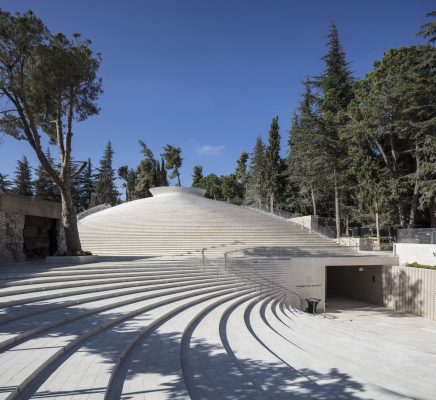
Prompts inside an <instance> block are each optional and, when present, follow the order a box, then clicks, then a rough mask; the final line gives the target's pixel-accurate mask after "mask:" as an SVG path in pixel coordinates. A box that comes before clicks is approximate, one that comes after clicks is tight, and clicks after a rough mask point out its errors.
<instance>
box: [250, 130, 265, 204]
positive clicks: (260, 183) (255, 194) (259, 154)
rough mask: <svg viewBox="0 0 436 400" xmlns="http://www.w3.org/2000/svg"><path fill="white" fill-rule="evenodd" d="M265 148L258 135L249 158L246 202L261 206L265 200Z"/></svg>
mask: <svg viewBox="0 0 436 400" xmlns="http://www.w3.org/2000/svg"><path fill="white" fill-rule="evenodd" d="M265 150H266V149H265V144H264V143H263V141H262V138H261V137H260V136H258V137H257V139H256V145H255V146H254V149H253V153H252V154H251V158H250V168H249V172H248V184H247V194H246V202H247V204H253V203H254V204H256V205H258V206H259V207H262V205H263V204H265V201H266V190H265V187H266V186H265V181H266V179H265Z"/></svg>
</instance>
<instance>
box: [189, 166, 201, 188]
mask: <svg viewBox="0 0 436 400" xmlns="http://www.w3.org/2000/svg"><path fill="white" fill-rule="evenodd" d="M202 181H203V167H202V166H201V165H195V166H194V171H193V173H192V185H191V186H192V187H196V188H201V184H202Z"/></svg>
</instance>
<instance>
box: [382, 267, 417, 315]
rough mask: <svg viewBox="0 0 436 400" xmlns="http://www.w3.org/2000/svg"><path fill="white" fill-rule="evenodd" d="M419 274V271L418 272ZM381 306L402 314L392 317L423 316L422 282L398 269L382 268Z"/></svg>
mask: <svg viewBox="0 0 436 400" xmlns="http://www.w3.org/2000/svg"><path fill="white" fill-rule="evenodd" d="M418 272H421V271H418ZM383 286H384V288H383V305H385V306H386V307H389V308H393V309H394V310H397V311H401V312H402V313H399V312H396V313H393V316H396V317H399V316H405V315H407V314H405V313H410V314H413V315H418V316H423V315H424V293H423V280H422V279H420V278H417V279H415V280H413V279H412V277H411V276H410V275H409V274H408V273H406V271H404V270H401V269H399V268H398V267H385V268H383Z"/></svg>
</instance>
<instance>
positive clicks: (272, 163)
mask: <svg viewBox="0 0 436 400" xmlns="http://www.w3.org/2000/svg"><path fill="white" fill-rule="evenodd" d="M278 121H279V118H278V117H274V118H273V120H272V122H271V127H270V130H269V135H268V146H267V148H266V152H265V174H266V182H265V183H266V190H267V196H268V201H269V207H270V210H271V212H273V211H274V207H275V206H276V202H277V198H278V195H279V179H280V173H281V168H280V166H281V159H280V134H279V122H278Z"/></svg>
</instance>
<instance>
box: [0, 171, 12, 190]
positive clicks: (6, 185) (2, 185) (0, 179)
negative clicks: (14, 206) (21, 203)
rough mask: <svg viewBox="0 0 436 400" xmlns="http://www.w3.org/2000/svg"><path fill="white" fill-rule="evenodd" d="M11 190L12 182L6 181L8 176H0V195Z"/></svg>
mask: <svg viewBox="0 0 436 400" xmlns="http://www.w3.org/2000/svg"><path fill="white" fill-rule="evenodd" d="M11 190H12V182H11V181H9V180H8V176H7V175H5V174H0V193H7V192H10V191H11Z"/></svg>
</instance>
